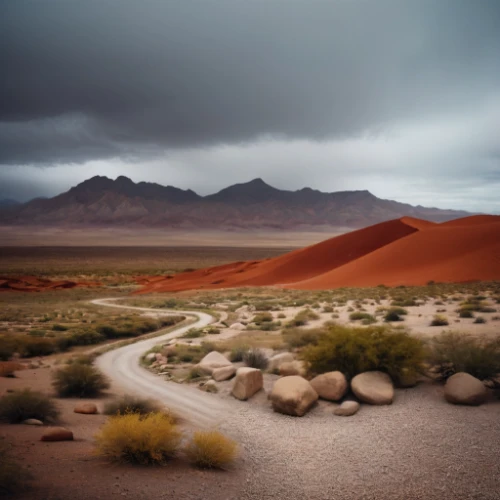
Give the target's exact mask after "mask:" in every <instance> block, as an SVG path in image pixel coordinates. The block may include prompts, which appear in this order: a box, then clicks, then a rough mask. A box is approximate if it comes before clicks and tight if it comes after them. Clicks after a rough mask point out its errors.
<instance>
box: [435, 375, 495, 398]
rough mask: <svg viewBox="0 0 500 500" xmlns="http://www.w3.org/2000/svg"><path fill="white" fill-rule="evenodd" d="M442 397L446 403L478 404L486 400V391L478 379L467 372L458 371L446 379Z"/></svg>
mask: <svg viewBox="0 0 500 500" xmlns="http://www.w3.org/2000/svg"><path fill="white" fill-rule="evenodd" d="M444 397H445V399H446V401H448V403H452V404H455V405H472V406H478V405H481V404H483V403H484V402H486V399H487V397H488V392H487V390H486V387H485V386H484V384H483V383H482V382H481V381H480V380H479V379H477V378H476V377H473V376H472V375H470V374H468V373H465V372H459V373H455V375H452V376H451V377H450V378H449V379H448V380H447V381H446V384H445V386H444Z"/></svg>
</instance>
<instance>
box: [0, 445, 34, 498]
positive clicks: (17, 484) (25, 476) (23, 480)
mask: <svg viewBox="0 0 500 500" xmlns="http://www.w3.org/2000/svg"><path fill="white" fill-rule="evenodd" d="M30 480H31V474H30V473H29V472H28V471H27V470H25V469H23V468H22V467H21V465H20V464H19V463H18V462H17V461H16V460H15V459H14V458H13V457H12V454H11V451H10V446H9V445H8V444H7V443H6V442H5V441H4V440H3V439H2V438H0V497H4V496H7V495H15V494H16V493H19V492H21V491H24V490H26V489H28V487H29V486H30Z"/></svg>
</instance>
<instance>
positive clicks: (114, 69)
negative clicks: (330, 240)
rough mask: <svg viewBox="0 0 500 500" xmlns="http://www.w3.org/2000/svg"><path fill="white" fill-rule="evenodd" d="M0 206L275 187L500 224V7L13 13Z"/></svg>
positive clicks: (7, 45)
mask: <svg viewBox="0 0 500 500" xmlns="http://www.w3.org/2000/svg"><path fill="white" fill-rule="evenodd" d="M0 67H1V68H2V77H1V78H0V198H7V197H9V198H16V199H19V200H27V199H30V198H32V197H34V196H40V195H43V196H51V195H54V194H57V193H59V192H61V191H65V190H67V189H68V188H69V187H71V186H72V185H75V184H76V183H78V182H81V181H83V180H84V179H87V178H89V177H91V176H93V175H98V174H99V175H107V176H110V177H116V176H118V175H126V176H128V177H130V178H132V179H133V180H134V181H141V180H145V181H154V182H159V183H161V184H170V185H175V186H178V187H182V188H192V189H194V190H195V191H197V192H199V193H200V194H208V193H211V192H214V191H216V190H218V189H220V188H222V187H225V186H227V185H229V184H232V183H236V182H245V181H248V180H251V179H253V178H255V177H262V178H263V179H264V180H266V181H267V182H268V183H270V184H272V185H274V186H276V187H280V188H286V189H299V188H302V187H304V186H310V187H312V188H316V189H320V190H322V191H338V190H345V189H369V190H370V191H371V192H373V193H374V194H375V195H377V196H380V197H383V198H390V199H395V200H398V201H405V202H409V203H412V204H422V205H427V206H438V207H442V208H457V209H460V208H461V209H468V210H473V211H484V212H499V213H500V196H499V193H500V1H499V0H376V1H374V0H364V1H363V0H330V1H328V0H324V1H315V0H262V1H259V0H252V1H238V0H171V1H169V0H165V1H156V0H155V1H148V0H141V1H137V0H134V1H132V0H116V1H110V0H95V1H93V0H86V1H84V2H83V1H81V0H78V1H72V0H60V1H58V0H50V1H46V2H43V1H39V0H32V1H24V0H15V1H14V0H13V1H0Z"/></svg>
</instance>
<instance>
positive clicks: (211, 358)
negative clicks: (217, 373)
mask: <svg viewBox="0 0 500 500" xmlns="http://www.w3.org/2000/svg"><path fill="white" fill-rule="evenodd" d="M230 365H231V361H229V359H227V358H226V356H224V355H223V354H221V353H220V352H217V351H212V352H209V353H208V354H207V355H206V356H205V357H204V358H203V359H202V360H201V361H200V362H199V363H198V364H197V365H196V366H197V368H199V369H200V370H201V371H203V372H204V373H208V374H209V375H212V373H213V371H214V370H216V369H217V368H222V367H224V366H230Z"/></svg>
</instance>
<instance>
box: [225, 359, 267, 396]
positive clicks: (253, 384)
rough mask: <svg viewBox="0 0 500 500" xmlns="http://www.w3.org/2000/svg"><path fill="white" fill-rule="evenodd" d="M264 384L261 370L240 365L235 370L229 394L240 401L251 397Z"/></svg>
mask: <svg viewBox="0 0 500 500" xmlns="http://www.w3.org/2000/svg"><path fill="white" fill-rule="evenodd" d="M263 386H264V378H263V376H262V372H261V371H260V370H258V369H257V368H249V367H246V366H244V367H242V368H238V370H237V371H236V378H235V379H234V384H233V389H232V391H231V394H232V395H233V396H234V397H235V398H237V399H240V400H241V401H246V400H247V399H249V398H251V397H252V396H253V395H254V394H255V393H256V392H258V391H260V390H261V389H262V387H263Z"/></svg>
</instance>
